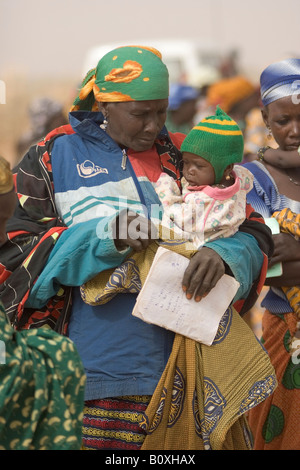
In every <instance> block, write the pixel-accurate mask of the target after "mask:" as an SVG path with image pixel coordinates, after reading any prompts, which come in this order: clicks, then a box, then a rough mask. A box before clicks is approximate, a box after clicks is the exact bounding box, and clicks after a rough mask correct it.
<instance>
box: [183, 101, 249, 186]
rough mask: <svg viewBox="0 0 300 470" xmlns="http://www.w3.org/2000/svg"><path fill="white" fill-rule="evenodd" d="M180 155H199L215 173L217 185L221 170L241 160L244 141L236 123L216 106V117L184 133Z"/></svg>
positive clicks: (222, 172)
mask: <svg viewBox="0 0 300 470" xmlns="http://www.w3.org/2000/svg"><path fill="white" fill-rule="evenodd" d="M180 150H181V152H190V153H194V154H195V155H199V156H200V157H202V158H204V159H205V160H207V161H208V162H210V163H211V165H212V166H213V168H214V170H215V183H216V184H218V183H220V181H221V179H222V177H223V174H224V170H225V168H226V167H227V166H228V165H230V164H231V163H239V162H241V161H242V159H243V152H244V139H243V134H242V131H241V129H240V128H239V126H238V125H237V123H236V122H235V121H234V120H233V119H231V118H230V117H229V116H228V115H227V114H226V113H225V112H224V111H223V110H222V109H221V108H220V107H219V106H217V109H216V114H215V115H214V116H208V117H207V118H205V119H202V121H200V122H199V123H198V124H197V125H196V126H195V127H193V129H192V130H191V131H190V132H189V133H188V135H187V136H186V138H185V139H184V141H183V142H182V145H181V149H180Z"/></svg>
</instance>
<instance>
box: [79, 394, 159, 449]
mask: <svg viewBox="0 0 300 470" xmlns="http://www.w3.org/2000/svg"><path fill="white" fill-rule="evenodd" d="M150 398H151V397H150V396H148V395H141V396H135V395H131V396H126V397H116V398H105V399H102V400H91V401H87V402H86V404H85V408H84V420H83V446H82V449H83V450H97V449H98V450H100V449H101V450H112V449H114V450H118V449H119V450H138V449H140V448H141V446H142V444H143V442H144V439H145V436H146V432H145V431H143V430H142V428H141V427H140V426H139V423H140V421H141V420H142V417H143V415H144V411H145V410H146V408H147V406H148V404H149V402H150Z"/></svg>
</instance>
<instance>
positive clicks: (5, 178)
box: [0, 156, 14, 195]
mask: <svg viewBox="0 0 300 470" xmlns="http://www.w3.org/2000/svg"><path fill="white" fill-rule="evenodd" d="M13 187H14V181H13V175H12V172H11V169H10V166H9V163H8V161H6V160H5V158H3V157H1V156H0V195H1V194H6V193H9V192H10V191H11V190H12V189H13Z"/></svg>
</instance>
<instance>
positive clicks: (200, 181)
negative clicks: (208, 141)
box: [182, 152, 215, 186]
mask: <svg viewBox="0 0 300 470" xmlns="http://www.w3.org/2000/svg"><path fill="white" fill-rule="evenodd" d="M182 161H183V170H182V172H183V176H184V177H185V179H186V180H187V182H188V183H189V184H190V186H204V185H210V186H211V185H213V184H214V182H215V171H214V169H213V167H212V165H211V164H210V163H209V162H208V161H207V160H205V159H204V158H202V157H199V155H195V154H194V153H189V152H183V154H182Z"/></svg>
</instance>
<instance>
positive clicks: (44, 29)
mask: <svg viewBox="0 0 300 470" xmlns="http://www.w3.org/2000/svg"><path fill="white" fill-rule="evenodd" d="M299 19H300V1H299V0H285V1H284V2H283V1H282V0H250V1H248V2H246V1H241V0H147V1H144V0H0V43H1V53H0V79H1V78H2V76H4V75H5V74H6V73H7V72H12V71H15V72H16V73H17V72H22V73H26V74H29V75H32V76H48V77H50V76H51V77H54V76H70V75H74V76H77V77H78V78H80V79H81V78H82V73H83V72H82V71H83V62H84V59H85V54H86V52H87V50H88V49H89V48H90V47H92V46H94V45H101V44H104V43H106V42H113V41H128V42H129V43H136V42H137V40H138V39H140V38H141V39H152V38H155V39H158V38H180V37H182V38H184V39H187V38H191V39H197V40H203V41H208V42H210V41H212V42H214V43H215V44H216V46H217V48H219V49H220V50H221V51H222V50H225V51H226V50H227V49H228V48H232V47H233V48H238V50H239V51H240V58H241V65H242V67H244V68H245V69H246V70H253V69H254V70H255V71H256V70H257V71H260V70H261V69H262V68H264V67H265V66H266V65H268V64H269V63H270V62H273V61H276V60H280V59H282V58H285V57H287V56H292V55H294V56H295V55H300V41H299V40H300V27H299ZM257 73H258V72H257Z"/></svg>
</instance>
